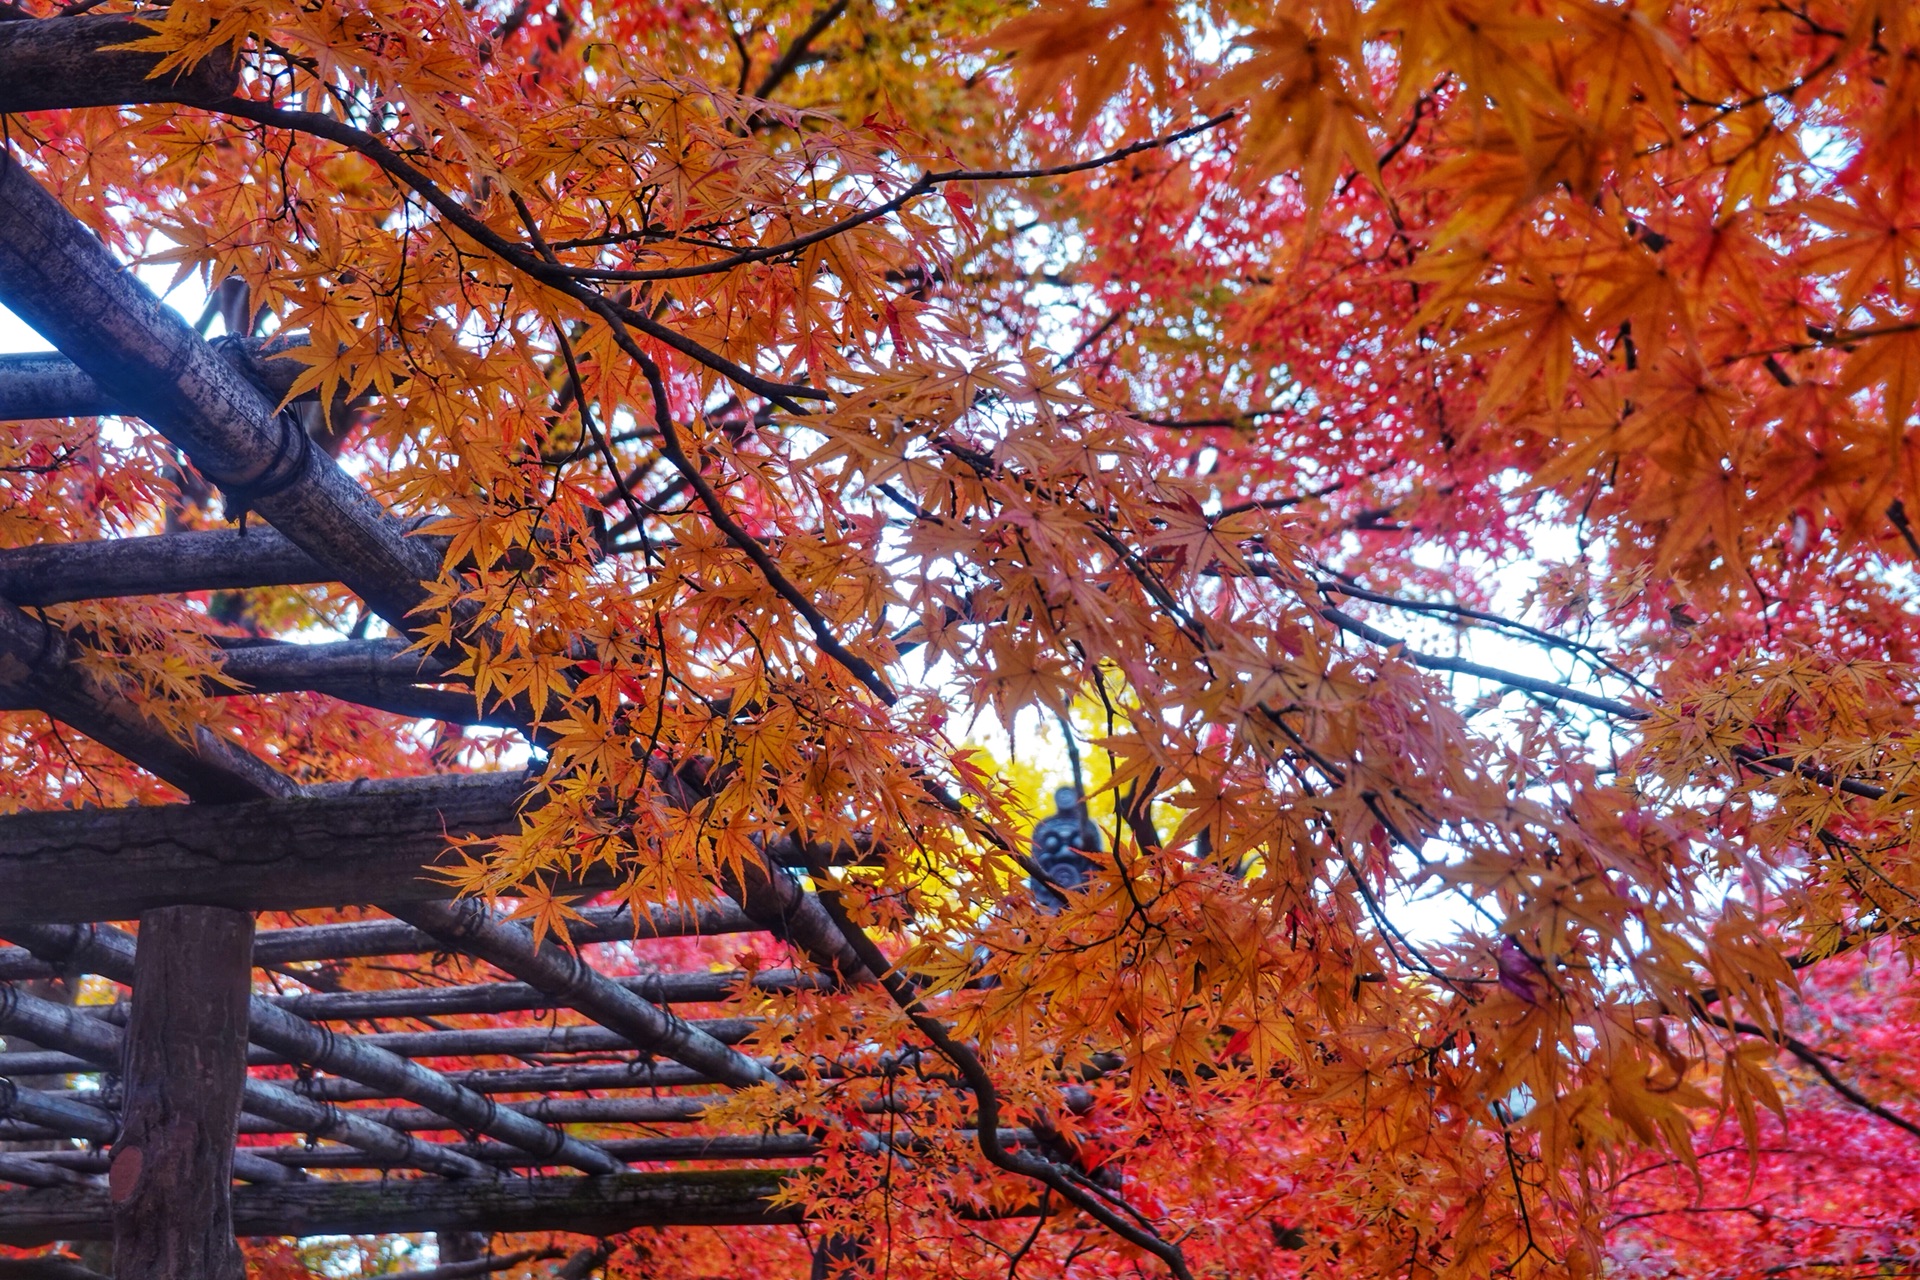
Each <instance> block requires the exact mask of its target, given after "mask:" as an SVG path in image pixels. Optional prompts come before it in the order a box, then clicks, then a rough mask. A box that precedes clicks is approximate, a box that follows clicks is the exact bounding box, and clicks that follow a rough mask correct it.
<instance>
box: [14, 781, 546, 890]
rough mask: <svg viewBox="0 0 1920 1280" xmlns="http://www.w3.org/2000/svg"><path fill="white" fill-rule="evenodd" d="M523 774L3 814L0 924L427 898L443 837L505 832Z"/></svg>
mask: <svg viewBox="0 0 1920 1280" xmlns="http://www.w3.org/2000/svg"><path fill="white" fill-rule="evenodd" d="M525 787H526V781H525V779H524V778H523V777H521V776H520V775H518V774H483V775H472V776H454V777H443V778H428V779H420V780H416V781H413V782H409V783H395V784H380V785H371V786H368V787H367V788H365V789H363V790H360V791H357V792H354V791H347V792H345V793H344V794H343V793H340V792H338V791H336V792H334V793H331V794H329V793H320V794H304V795H300V796H295V797H291V798H287V799H275V800H265V801H255V802H251V803H246V804H229V805H220V806H203V805H150V806H140V807H135V808H126V809H87V810H61V811H57V812H45V813H19V814H11V815H9V816H7V817H4V818H0V924H31V923H49V922H50V923H59V922H82V921H89V920H130V919H133V918H134V917H136V916H138V915H139V914H140V913H141V912H142V911H145V910H147V909H148V908H150V907H157V906H167V905H170V904H173V903H201V904H205V905H209V906H222V907H235V908H240V909H245V910H253V911H298V910H303V909H306V908H311V907H332V906H342V905H347V904H352V903H360V902H370V901H391V900H406V899H408V898H416V899H432V898H440V897H444V896H445V895H446V892H447V890H446V886H445V885H444V884H440V883H436V882H435V881H433V880H430V879H427V878H425V877H426V874H427V870H428V868H430V867H432V866H433V865H435V864H436V863H438V862H439V861H440V860H441V858H442V857H443V855H444V854H445V853H446V850H447V837H448V836H449V835H450V834H451V835H454V836H462V835H471V836H477V837H491V836H497V835H501V834H503V833H505V832H507V831H509V830H512V829H513V826H514V824H515V822H516V821H517V817H516V813H517V809H518V804H519V800H520V797H521V794H522V793H523V791H524V790H525Z"/></svg>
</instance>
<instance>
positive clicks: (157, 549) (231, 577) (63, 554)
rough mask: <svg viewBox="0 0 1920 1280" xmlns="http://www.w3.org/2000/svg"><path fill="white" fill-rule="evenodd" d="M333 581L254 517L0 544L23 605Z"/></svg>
mask: <svg viewBox="0 0 1920 1280" xmlns="http://www.w3.org/2000/svg"><path fill="white" fill-rule="evenodd" d="M0 359H4V357H0ZM3 388H4V383H0V389H3ZM414 540H415V541H416V542H419V543H420V544H421V545H422V546H424V547H426V548H427V549H428V550H430V551H431V552H432V553H433V554H434V555H435V556H436V557H437V556H442V555H444V554H445V553H446V547H447V541H448V540H447V539H446V538H443V537H438V536H426V535H417V536H416V537H415V539H414ZM332 581H334V576H333V574H332V573H331V572H330V571H329V570H328V569H327V568H326V567H325V566H323V565H322V564H320V562H319V561H317V560H315V559H314V558H313V557H312V556H310V555H308V554H307V553H306V552H305V551H302V550H301V549H300V548H299V547H298V546H297V545H295V544H294V543H293V542H291V541H290V540H288V538H287V537H286V536H285V535H284V534H282V533H280V532H279V531H278V530H275V529H272V528H268V527H265V526H262V525H260V524H257V523H256V524H254V525H251V526H250V527H248V528H247V529H246V530H245V531H244V532H242V531H241V530H239V529H194V530H189V531H186V532H184V533H165V534H155V535H152V536H150V537H139V538H100V539H95V540H90V541H83V542H44V543H36V544H34V545H32V546H26V547H8V548H6V549H4V550H0V596H4V597H6V598H7V599H9V600H11V601H13V602H14V603H15V604H19V605H48V604H65V603H67V602H68V601H73V600H105V599H112V598H118V597H122V596H164V595H178V594H181V593H184V592H190V591H239V590H244V589H247V588H250V587H293V586H307V585H312V584H316V583H323V582H332Z"/></svg>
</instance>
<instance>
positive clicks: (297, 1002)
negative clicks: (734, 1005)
mask: <svg viewBox="0 0 1920 1280" xmlns="http://www.w3.org/2000/svg"><path fill="white" fill-rule="evenodd" d="M580 935H581V931H580V930H578V929H576V930H574V932H573V939H572V940H573V942H574V943H575V944H576V945H578V944H580V943H582V942H583V941H586V940H587V939H583V938H582V937H581V936H580ZM746 976H747V975H746V974H744V973H740V972H734V973H648V974H638V975H620V974H609V975H608V976H607V981H609V982H612V983H614V984H615V985H617V986H622V987H625V988H626V989H627V990H628V991H631V992H633V994H635V995H637V996H639V997H640V998H641V999H642V1000H651V1001H652V1002H653V1003H655V1004H714V1003H717V1002H719V1001H722V1000H725V999H727V997H728V996H729V995H730V994H732V993H733V992H734V991H736V990H737V989H738V988H739V987H740V985H741V984H742V983H743V982H744V981H745V980H746ZM822 984H823V980H822V979H820V978H818V977H816V976H815V975H813V974H803V973H799V972H797V971H796V970H793V969H770V970H768V971H766V972H764V973H760V974H756V975H755V976H754V978H753V981H752V983H751V984H750V985H751V989H752V990H755V991H769V992H771V991H795V990H802V989H811V988H815V987H818V986H820V985H822ZM276 1003H278V1004H280V1005H281V1006H282V1007H283V1008H286V1009H291V1010H292V1011H293V1012H295V1013H297V1014H299V1015H300V1016H301V1017H303V1018H307V1019H310V1020H312V1021H314V1022H340V1021H346V1020H354V1021H358V1020H362V1019H369V1018H440V1017H447V1016H449V1015H453V1014H466V1013H518V1012H521V1011H523V1010H528V1009H551V1008H553V1007H554V1002H553V997H552V996H550V995H548V994H547V993H546V992H544V991H541V990H539V989H538V988H536V987H531V986H528V985H527V984H526V983H524V982H481V983H475V984H473V985H471V986H459V987H415V988H412V989H406V988H402V989H399V990H393V991H323V992H316V993H315V994H313V995H298V996H280V997H278V998H277V1000H276Z"/></svg>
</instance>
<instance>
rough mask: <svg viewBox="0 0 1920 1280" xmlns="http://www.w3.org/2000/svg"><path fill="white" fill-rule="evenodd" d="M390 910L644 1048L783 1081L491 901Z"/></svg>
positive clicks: (739, 1077)
mask: <svg viewBox="0 0 1920 1280" xmlns="http://www.w3.org/2000/svg"><path fill="white" fill-rule="evenodd" d="M388 909H389V910H391V911H392V912H393V913H394V914H395V915H397V916H399V917H400V918H401V919H402V920H405V921H406V922H407V923H408V924H410V925H412V926H413V927H414V928H416V929H424V930H425V931H426V932H428V933H431V934H432V935H434V936H435V937H436V938H439V939H441V940H442V941H443V942H445V943H446V944H447V945H448V946H449V947H451V948H454V949H457V950H461V951H465V952H467V953H469V954H471V955H475V956H478V957H480V958H481V959H483V960H485V961H486V962H487V963H488V964H491V965H493V966H495V967H496V968H500V969H503V970H505V971H506V972H508V973H510V974H512V975H513V976H514V977H516V978H518V979H520V981H522V982H525V983H526V984H528V985H529V986H532V987H537V988H539V989H540V990H542V991H545V992H547V993H548V994H549V995H551V996H553V997H554V999H555V1000H556V1001H557V1002H558V1003H561V1004H565V1005H568V1006H570V1007H572V1008H574V1009H578V1010H579V1011H580V1012H581V1013H583V1014H585V1015H586V1016H587V1017H589V1018H592V1019H593V1020H594V1021H595V1022H598V1023H600V1024H601V1025H602V1026H604V1027H606V1028H607V1029H608V1030H610V1031H613V1032H615V1033H616V1034H617V1035H619V1036H621V1037H623V1038H624V1039H626V1040H627V1041H628V1042H629V1043H631V1044H633V1045H634V1046H635V1047H637V1048H640V1049H644V1050H646V1051H647V1052H649V1053H656V1054H659V1055H660V1056H661V1057H664V1058H671V1059H672V1060H673V1061H675V1062H678V1063H680V1064H681V1065H682V1066H686V1067H690V1068H692V1069H693V1070H695V1071H700V1072H704V1073H706V1074H708V1075H710V1076H712V1077H713V1078H714V1079H715V1080H718V1081H720V1082H722V1083H723V1084H730V1085H733V1086H735V1087H736V1088H747V1087H749V1086H752V1085H757V1084H777V1083H779V1077H778V1076H776V1075H774V1074H773V1073H772V1072H771V1071H769V1070H768V1069H767V1068H766V1067H764V1066H763V1065H761V1064H760V1063H758V1062H756V1061H754V1060H753V1059H752V1058H748V1057H746V1056H744V1055H742V1054H740V1053H738V1052H736V1051H735V1050H733V1049H731V1048H729V1047H728V1046H727V1045H724V1044H722V1043H721V1042H720V1041H719V1040H717V1039H715V1038H714V1037H713V1036H711V1035H709V1034H708V1033H707V1032H706V1031H704V1030H702V1029H700V1028H699V1027H696V1026H694V1025H693V1024H692V1023H689V1022H688V1021H687V1020H686V1019H684V1018H681V1017H678V1016H676V1015H675V1014H673V1013H671V1012H669V1011H668V1010H666V1009H663V1008H661V1007H660V1006H659V1005H657V1004H653V1003H652V1002H650V1001H647V1000H643V999H641V998H640V997H639V996H637V995H635V994H633V992H631V991H628V990H627V989H626V988H625V987H621V986H617V985H615V984H614V983H612V982H609V981H608V980H607V979H606V978H605V977H604V976H602V975H601V974H600V973H598V972H597V971H595V970H594V968H593V967H592V966H591V965H589V964H588V963H587V962H586V961H584V960H582V959H581V958H580V957H579V956H578V955H575V954H574V953H572V952H570V951H568V950H567V949H566V948H564V947H562V946H560V945H559V944H558V943H556V942H555V941H553V940H552V939H551V938H547V939H543V940H539V941H536V940H535V939H534V936H533V933H532V932H531V931H530V930H528V929H527V928H526V927H525V926H523V925H519V924H514V923H512V922H509V921H503V920H500V919H498V918H496V917H495V916H494V915H493V914H492V913H491V912H490V911H488V910H487V908H486V904H484V903H481V902H476V901H472V900H468V901H464V902H446V901H441V902H409V903H401V904H395V905H393V906H392V907H390V908H388Z"/></svg>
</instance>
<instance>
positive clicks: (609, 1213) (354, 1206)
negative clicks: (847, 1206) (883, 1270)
mask: <svg viewBox="0 0 1920 1280" xmlns="http://www.w3.org/2000/svg"><path fill="white" fill-rule="evenodd" d="M784 1178H785V1175H783V1174H782V1173H781V1172H780V1171H779V1170H773V1169H728V1170H712V1171H695V1170H685V1171H677V1172H674V1173H667V1174H660V1173H625V1174H612V1175H608V1176H604V1177H553V1178H503V1179H492V1178H486V1179H473V1180H469V1181H464V1182H444V1181H440V1180H438V1179H429V1178H421V1179H399V1178H386V1179H377V1180H369V1181H362V1182H334V1181H313V1182H303V1183H291V1184H285V1185H280V1186H273V1187H264V1186H258V1185H256V1186H249V1187H236V1188H234V1191H233V1225H234V1230H235V1231H236V1232H237V1233H238V1234H240V1235H243V1236H307V1235H397V1234H403V1233H408V1232H415V1231H478V1230H486V1231H496V1232H513V1231H573V1232H580V1233H582V1234H586V1235H612V1234H614V1233H616V1232H620V1231H628V1230H632V1229H633V1228H635V1227H657V1226H751V1225H761V1224H770V1223H793V1222H799V1221H800V1220H801V1216H800V1213H799V1211H798V1210H796V1209H775V1208H774V1207H773V1206H772V1205H770V1204H769V1203H768V1198H769V1197H771V1196H772V1195H774V1194H776V1193H777V1192H778V1190H779V1188H780V1186H781V1185H782V1183H783V1182H784ZM108 1230H109V1227H108V1214H107V1192H106V1190H105V1188H52V1189H48V1190H44V1191H17V1192H9V1193H5V1194H0V1244H5V1245H12V1246H15V1247H30V1246H33V1245H41V1244H47V1243H50V1242H52V1241H55V1240H98V1239H102V1238H104V1237H105V1235H106V1233H107V1232H108Z"/></svg>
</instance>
